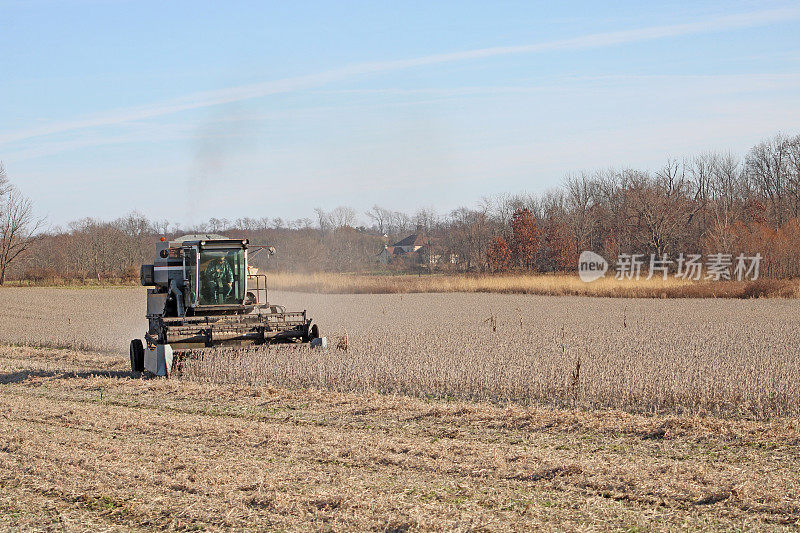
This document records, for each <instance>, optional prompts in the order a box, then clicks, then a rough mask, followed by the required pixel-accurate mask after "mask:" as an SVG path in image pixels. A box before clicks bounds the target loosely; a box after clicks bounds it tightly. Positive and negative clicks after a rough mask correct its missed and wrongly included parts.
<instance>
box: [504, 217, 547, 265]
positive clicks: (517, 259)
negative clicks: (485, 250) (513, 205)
mask: <svg viewBox="0 0 800 533" xmlns="http://www.w3.org/2000/svg"><path fill="white" fill-rule="evenodd" d="M541 236H542V232H541V230H540V229H539V226H538V225H537V224H536V217H534V216H533V213H531V212H530V210H528V209H527V208H523V209H519V210H517V211H515V212H514V214H513V215H511V243H510V244H511V256H512V260H513V261H514V263H515V264H517V265H519V266H521V267H522V268H526V269H529V270H533V269H534V268H535V267H536V256H537V253H538V251H539V245H540V242H541Z"/></svg>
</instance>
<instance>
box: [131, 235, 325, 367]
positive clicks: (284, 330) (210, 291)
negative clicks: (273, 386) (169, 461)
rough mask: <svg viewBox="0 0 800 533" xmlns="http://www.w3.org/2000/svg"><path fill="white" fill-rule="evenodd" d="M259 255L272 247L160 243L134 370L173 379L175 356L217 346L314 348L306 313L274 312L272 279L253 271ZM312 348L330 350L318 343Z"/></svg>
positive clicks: (193, 239)
mask: <svg viewBox="0 0 800 533" xmlns="http://www.w3.org/2000/svg"><path fill="white" fill-rule="evenodd" d="M250 249H255V251H254V253H253V255H256V254H258V253H260V252H262V251H264V250H266V251H267V252H268V253H269V254H270V255H272V254H274V253H275V249H274V248H272V247H271V246H254V245H250V244H249V241H248V240H247V239H227V238H225V237H222V236H220V235H187V236H185V237H181V238H180V239H176V240H174V241H166V240H165V239H164V238H162V239H161V241H160V242H157V243H156V258H155V261H154V262H153V264H152V265H142V271H141V282H142V285H144V286H147V287H152V288H150V289H148V290H147V320H148V323H149V327H148V330H147V333H146V334H145V337H144V338H145V342H144V343H142V341H141V340H140V339H134V340H132V341H131V348H130V353H131V369H132V370H134V371H139V372H142V371H145V370H147V371H148V372H151V373H153V374H155V375H158V376H164V375H168V374H169V373H170V371H171V369H172V368H173V365H174V364H175V363H176V362H177V361H176V360H175V359H176V358H175V357H173V349H175V350H181V352H180V353H182V354H183V353H187V352H186V350H191V349H193V348H207V347H213V346H219V345H231V344H232V345H246V344H265V343H276V342H309V343H311V342H312V341H314V340H315V339H317V338H319V330H318V328H317V326H316V325H313V324H312V323H311V320H310V319H309V318H308V317H307V316H306V312H305V311H295V312H287V311H286V309H285V308H284V307H283V306H280V305H270V303H269V302H268V299H267V296H268V294H267V278H266V276H265V275H263V274H257V273H256V272H257V271H256V269H253V268H252V267H250V266H249V265H248V250H250ZM313 344H314V345H320V344H322V345H324V344H327V343H321V342H319V341H317V342H314V343H313Z"/></svg>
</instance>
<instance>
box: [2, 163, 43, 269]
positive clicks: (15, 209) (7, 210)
mask: <svg viewBox="0 0 800 533" xmlns="http://www.w3.org/2000/svg"><path fill="white" fill-rule="evenodd" d="M3 177H5V173H3ZM4 196H5V198H4V200H3V204H2V207H0V285H2V284H3V283H4V282H5V278H6V272H7V270H8V266H9V265H10V264H11V263H12V262H14V260H15V259H17V258H18V257H19V256H20V255H21V254H22V253H24V252H25V250H27V249H28V247H30V245H31V244H32V243H33V242H34V240H35V239H36V233H37V232H38V231H39V230H40V229H41V228H42V226H43V224H44V220H43V219H37V218H36V217H35V216H34V214H33V204H32V203H31V201H30V200H29V199H28V198H27V197H25V196H24V195H23V194H22V193H21V192H20V191H19V190H17V189H16V188H13V187H11V188H10V189H8V188H7V192H6V194H5V195H4Z"/></svg>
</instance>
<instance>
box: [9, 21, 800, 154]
mask: <svg viewBox="0 0 800 533" xmlns="http://www.w3.org/2000/svg"><path fill="white" fill-rule="evenodd" d="M798 17H800V9H798V8H786V9H770V10H762V11H754V12H749V13H740V14H736V15H728V16H722V17H715V18H710V19H705V20H702V21H695V22H689V23H684V24H674V25H667V26H651V27H647V28H639V29H633V30H623V31H616V32H607V33H596V34H590V35H584V36H581V37H574V38H570V39H561V40H555V41H548V42H543V43H535V44H529V45H520V46H500V47H492V48H482V49H477V50H467V51H463V52H452V53H444V54H433V55H428V56H422V57H416V58H411V59H401V60H393V61H379V62H366V63H358V64H355V65H350V66H347V67H343V68H339V69H334V70H329V71H325V72H321V73H316V74H309V75H305V76H297V77H291V78H284V79H281V80H273V81H267V82H261V83H255V84H250V85H242V86H238V87H229V88H226V89H220V90H215V91H204V92H198V93H194V94H191V95H187V96H185V97H182V98H179V99H174V100H169V101H165V102H160V103H155V104H148V105H143V106H136V107H130V108H124V109H117V110H112V111H108V112H103V113H99V114H96V115H90V116H87V117H84V118H81V119H76V120H71V121H64V122H55V123H52V124H48V125H44V126H40V127H36V128H29V129H26V130H21V131H17V132H13V133H7V134H4V135H0V143H10V142H15V141H20V140H25V139H30V138H33V137H39V136H43V135H51V134H54V133H63V132H67V131H74V130H81V129H86V128H93V127H100V126H108V125H114V124H120V123H125V122H130V121H134V120H144V119H149V118H154V117H160V116H164V115H169V114H173V113H178V112H181V111H188V110H192V109H199V108H205V107H210V106H215V105H221V104H227V103H232V102H240V101H243V100H249V99H253V98H260V97H264V96H269V95H273V94H282V93H289V92H296V91H301V90H305V89H309V88H313V87H319V86H323V85H326V84H328V83H332V82H336V81H341V80H345V79H349V78H354V77H358V76H363V75H368V74H378V73H382V72H391V71H398V70H405V69H409V68H415V67H421V66H430V65H439V64H444V63H453V62H458V61H467V60H474V59H485V58H491V57H496V56H506V55H515V54H535V53H542V52H548V51H557V50H582V49H593V48H604V47H609V46H616V45H621V44H628V43H634V42H642V41H651V40H656V39H665V38H669V37H679V36H684V35H696V34H702V33H713V32H720V31H726V30H734V29H738V28H747V27H754V26H762V25H767V24H771V23H776V22H785V21H787V20H793V19H797V18H798Z"/></svg>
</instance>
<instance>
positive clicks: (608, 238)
mask: <svg viewBox="0 0 800 533" xmlns="http://www.w3.org/2000/svg"><path fill="white" fill-rule="evenodd" d="M0 205H2V207H0V239H2V240H1V241H0V283H2V282H3V281H4V280H5V279H14V280H32V281H47V280H58V279H68V280H88V279H96V280H99V281H103V280H110V279H130V280H133V279H136V278H137V277H138V269H139V265H140V264H142V263H148V262H152V260H153V253H154V252H153V250H154V242H155V240H157V239H158V238H159V237H160V236H162V235H165V236H166V237H167V238H173V237H176V236H179V235H183V234H186V233H221V234H224V235H226V236H230V237H234V238H249V239H250V241H251V242H253V243H259V244H270V245H273V246H275V247H276V248H277V249H278V254H276V255H275V256H272V257H270V258H269V259H267V258H266V257H256V258H255V259H254V262H255V263H256V265H257V266H259V267H260V268H262V269H266V270H281V271H297V272H304V271H334V272H364V271H375V270H378V269H380V270H386V269H393V270H398V271H412V272H422V271H436V270H445V271H447V270H452V271H460V272H485V271H536V272H554V271H572V270H575V269H576V267H577V260H578V256H579V254H580V252H581V251H583V250H593V251H595V252H597V253H599V254H601V255H602V256H604V257H606V258H607V259H609V260H610V261H612V262H613V260H614V259H615V258H616V257H617V256H618V255H619V254H644V255H645V256H648V255H650V254H653V255H654V256H657V257H665V256H670V255H672V256H675V255H677V254H718V253H724V254H736V253H746V254H749V255H755V254H757V253H758V254H761V256H763V258H764V260H763V264H762V267H761V275H762V276H768V277H781V278H785V277H794V276H798V275H800V135H797V136H786V135H782V134H779V135H775V136H773V137H771V138H769V139H766V140H764V141H763V142H760V143H759V144H757V145H756V146H753V147H752V148H751V149H750V150H749V151H747V153H746V154H744V155H743V156H738V155H734V154H731V153H717V152H707V153H703V154H699V155H697V156H695V157H690V158H687V159H684V160H680V161H679V160H674V159H673V160H668V161H667V162H666V163H665V164H664V165H663V166H662V167H660V168H657V169H655V170H639V169H628V168H621V169H614V168H610V169H605V170H598V171H593V172H583V173H578V174H573V175H569V176H567V177H565V179H564V180H563V183H562V185H561V186H559V187H557V188H554V189H552V190H549V191H547V192H544V193H542V194H510V195H499V196H493V197H486V198H483V199H481V200H480V201H479V202H478V204H477V206H475V207H471V208H468V207H462V208H458V209H455V210H453V211H451V212H449V213H440V212H438V211H437V210H436V209H435V208H426V209H420V210H418V211H416V212H414V213H405V212H401V211H395V210H391V209H386V208H383V207H380V206H377V205H376V206H373V207H372V208H370V209H369V210H366V211H363V212H359V211H357V210H355V209H354V208H352V207H347V206H342V207H337V208H336V209H333V210H330V211H326V210H324V209H321V208H317V209H315V211H314V218H313V219H312V218H300V219H296V220H284V219H282V218H270V217H258V218H250V217H243V218H238V219H235V220H228V219H217V218H212V219H210V220H208V221H207V222H204V223H201V224H197V225H195V226H192V227H181V226H180V225H178V224H176V223H170V222H169V221H164V220H161V221H152V220H148V219H147V218H145V217H144V216H142V215H141V214H138V213H136V212H132V213H129V214H127V215H125V216H123V217H120V218H118V219H116V220H112V221H103V220H98V219H94V218H84V219H81V220H77V221H74V222H72V223H70V224H69V225H68V226H67V227H66V228H51V229H48V230H46V231H42V221H41V220H38V219H36V218H35V217H34V215H33V209H32V206H31V204H30V201H29V200H28V199H27V198H25V197H24V196H23V195H22V194H21V193H20V192H19V190H18V189H16V188H15V187H13V186H11V184H10V183H9V181H8V178H7V176H6V174H5V172H4V171H2V168H1V167H0ZM412 233H416V234H418V235H420V239H419V242H422V243H423V244H424V246H423V248H422V249H421V250H419V251H418V252H417V253H414V254H405V255H404V256H398V257H396V258H393V259H392V260H391V261H390V262H389V263H388V264H386V265H384V264H381V263H378V262H377V261H376V259H377V257H378V254H379V253H380V252H381V251H382V250H383V249H384V247H385V246H386V245H391V244H392V243H394V242H396V241H399V240H400V239H402V238H404V237H406V236H408V235H409V234H412Z"/></svg>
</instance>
